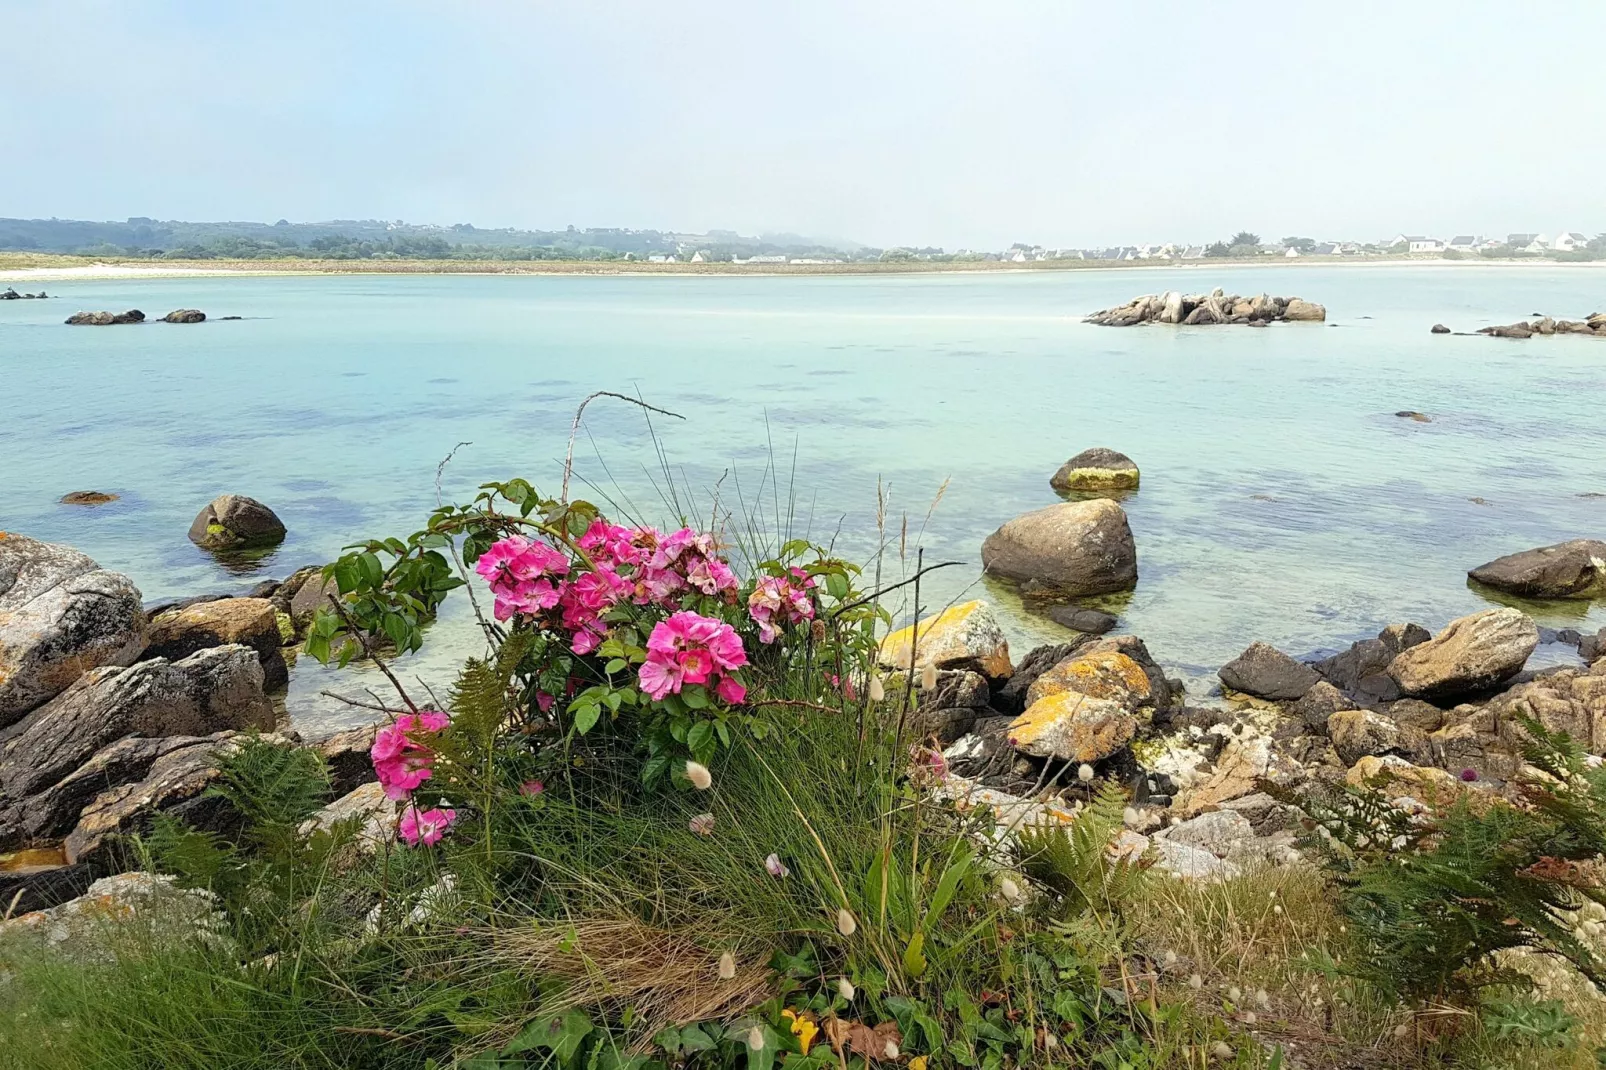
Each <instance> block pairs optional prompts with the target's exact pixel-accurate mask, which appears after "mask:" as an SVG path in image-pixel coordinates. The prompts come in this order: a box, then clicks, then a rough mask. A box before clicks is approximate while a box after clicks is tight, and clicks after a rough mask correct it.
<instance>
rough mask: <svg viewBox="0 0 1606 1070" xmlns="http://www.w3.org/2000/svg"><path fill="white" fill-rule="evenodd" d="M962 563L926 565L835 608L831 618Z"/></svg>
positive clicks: (916, 594) (917, 607)
mask: <svg viewBox="0 0 1606 1070" xmlns="http://www.w3.org/2000/svg"><path fill="white" fill-rule="evenodd" d="M921 552H922V553H924V552H925V551H923V550H922V551H921ZM964 563H965V562H963V561H944V562H943V563H942V564H940V565H928V566H927V567H925V568H921V569H919V570H918V571H917V572H915V574H914V575H913V576H910V577H909V578H908V579H906V580H900V581H899V582H897V583H894V584H892V585H891V586H890V587H882V588H880V589H878V590H874V591H871V592H870V593H869V594H867V595H865V596H864V597H863V598H856V599H854V600H853V601H851V602H845V603H843V604H842V605H840V606H837V607H836V608H835V609H833V610H832V611H831V616H833V617H835V616H836V615H837V614H839V613H842V612H844V611H846V610H849V609H853V608H855V607H856V606H862V605H864V604H865V603H866V602H873V601H875V600H876V599H877V598H880V597H881V596H882V595H884V594H886V593H888V592H889V591H896V590H897V589H898V588H899V587H907V586H908V585H909V584H911V583H915V584H918V583H919V582H920V577H921V576H924V575H925V574H926V573H928V572H935V571H937V570H938V569H939V568H952V567H953V566H954V565H963V564H964ZM919 595H920V591H919V588H918V587H917V588H916V589H915V597H916V599H917V600H918V598H919ZM915 608H916V610H917V611H918V609H919V606H918V605H917V606H916V607H915Z"/></svg>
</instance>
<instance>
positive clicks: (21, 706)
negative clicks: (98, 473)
mask: <svg viewBox="0 0 1606 1070" xmlns="http://www.w3.org/2000/svg"><path fill="white" fill-rule="evenodd" d="M144 649H145V611H144V608H143V606H142V605H141V599H140V593H139V588H137V587H135V586H134V585H133V583H131V582H130V581H129V579H128V577H127V576H124V575H122V574H121V573H117V572H108V571H107V570H105V569H103V568H101V567H100V566H99V565H97V564H96V563H95V562H94V561H92V560H91V559H90V558H89V557H87V556H86V555H84V554H81V553H79V552H78V551H77V550H74V549H72V548H71V547H67V546H59V545H56V544H55V543H48V542H39V541H37V540H35V539H30V538H27V537H25V536H22V535H15V534H11V533H9V532H3V531H0V728H4V727H5V726H7V725H10V724H13V723H15V722H16V721H17V720H19V719H20V718H21V717H22V716H23V715H24V714H26V713H27V712H28V711H29V710H32V709H34V708H35V707H37V706H39V705H40V704H41V703H44V702H46V701H47V700H49V699H50V698H52V697H53V696H55V695H57V694H60V693H61V691H62V690H63V689H64V688H66V687H67V685H68V684H70V683H72V682H73V681H74V680H76V679H78V677H80V676H82V675H83V674H84V673H86V672H88V671H89V670H90V669H94V668H97V667H99V666H102V665H128V664H131V663H132V662H133V661H134V659H135V658H137V657H139V655H140V652H141V651H143V650H144Z"/></svg>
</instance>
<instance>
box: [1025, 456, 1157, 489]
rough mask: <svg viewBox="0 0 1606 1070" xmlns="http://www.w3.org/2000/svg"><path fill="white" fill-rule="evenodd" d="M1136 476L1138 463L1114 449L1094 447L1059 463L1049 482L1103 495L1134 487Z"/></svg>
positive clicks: (1051, 484) (1056, 486)
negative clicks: (1057, 469)
mask: <svg viewBox="0 0 1606 1070" xmlns="http://www.w3.org/2000/svg"><path fill="white" fill-rule="evenodd" d="M1138 479H1139V472H1138V466H1137V464H1136V462H1134V461H1133V460H1132V458H1130V457H1128V456H1127V455H1126V454H1124V453H1120V452H1117V451H1116V450H1112V449H1106V448H1104V447H1103V446H1095V447H1094V448H1092V449H1090V450H1083V451H1082V452H1081V453H1078V454H1077V455H1076V456H1075V457H1072V458H1071V459H1070V460H1068V461H1066V462H1065V463H1064V464H1062V465H1060V468H1059V471H1057V472H1055V473H1054V475H1053V476H1052V477H1051V478H1050V479H1049V481H1048V484H1049V486H1051V487H1053V488H1054V489H1055V490H1063V491H1079V492H1082V493H1087V494H1103V493H1107V492H1109V491H1118V490H1136V489H1137V487H1138Z"/></svg>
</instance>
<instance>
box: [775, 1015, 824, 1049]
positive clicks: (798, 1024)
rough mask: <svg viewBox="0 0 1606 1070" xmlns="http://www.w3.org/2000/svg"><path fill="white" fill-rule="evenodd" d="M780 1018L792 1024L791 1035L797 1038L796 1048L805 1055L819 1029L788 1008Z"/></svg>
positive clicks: (810, 1021) (807, 1019)
mask: <svg viewBox="0 0 1606 1070" xmlns="http://www.w3.org/2000/svg"><path fill="white" fill-rule="evenodd" d="M781 1017H782V1018H785V1019H787V1020H789V1021H790V1022H791V1023H792V1035H793V1036H794V1037H797V1046H798V1048H799V1049H800V1050H801V1052H802V1054H804V1055H807V1054H808V1053H809V1047H810V1045H812V1044H813V1043H814V1038H815V1037H816V1036H818V1035H819V1032H820V1027H819V1026H817V1025H815V1024H814V1022H813V1020H812V1019H810V1018H806V1017H804V1016H803V1015H801V1014H798V1013H797V1012H796V1011H794V1010H793V1009H792V1008H790V1007H788V1008H786V1009H785V1010H783V1011H782V1012H781Z"/></svg>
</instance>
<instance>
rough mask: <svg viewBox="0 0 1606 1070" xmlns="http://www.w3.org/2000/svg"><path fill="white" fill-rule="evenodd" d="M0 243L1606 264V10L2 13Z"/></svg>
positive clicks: (199, 9) (724, 7) (364, 7)
mask: <svg viewBox="0 0 1606 1070" xmlns="http://www.w3.org/2000/svg"><path fill="white" fill-rule="evenodd" d="M0 26H3V28H4V33H3V34H0V108H3V118H0V216H12V217H19V216H20V217H30V218H32V217H51V216H56V217H61V218H74V219H123V218H126V217H128V216H136V215H138V216H153V217H157V218H162V219H190V220H224V219H235V220H261V221H268V222H271V221H273V220H276V219H279V218H287V219H290V220H293V221H297V222H303V221H305V222H312V221H320V220H326V219H341V218H345V219H352V218H360V219H373V218H377V219H403V220H406V221H408V222H414V223H440V224H449V223H456V222H470V223H474V224H475V225H477V226H482V227H498V226H517V227H528V228H539V229H555V228H562V227H564V226H566V225H570V224H573V225H575V226H579V227H586V226H617V227H637V228H652V229H661V230H673V231H692V232H701V231H705V230H708V229H710V228H723V229H731V230H737V231H740V232H741V233H744V234H756V233H762V232H776V231H786V232H794V233H801V234H807V235H812V236H815V237H821V238H826V239H838V240H843V239H851V240H855V241H859V242H864V243H867V244H871V245H877V246H894V245H939V246H943V247H945V248H948V249H954V248H960V247H971V248H982V249H995V248H1002V247H1004V246H1007V245H1008V244H1009V243H1011V242H1015V241H1021V242H1027V243H1036V244H1043V245H1048V246H1051V247H1054V246H1069V247H1087V246H1096V245H1105V244H1117V243H1129V244H1130V243H1139V242H1158V241H1190V242H1201V241H1208V240H1212V239H1214V238H1218V237H1224V236H1226V235H1228V234H1231V233H1232V232H1234V231H1236V230H1239V229H1249V230H1252V231H1255V232H1256V233H1258V234H1260V235H1261V236H1262V237H1264V238H1267V239H1272V238H1279V237H1283V236H1290V235H1300V236H1307V237H1313V238H1316V239H1318V240H1323V239H1351V238H1353V239H1357V240H1376V239H1378V238H1382V237H1385V236H1391V235H1393V234H1395V233H1399V232H1406V233H1424V234H1431V235H1436V236H1439V237H1450V236H1452V235H1455V234H1466V233H1479V234H1483V233H1487V234H1501V235H1503V234H1505V233H1506V232H1508V231H1540V232H1547V233H1553V232H1554V231H1556V230H1559V229H1568V230H1579V231H1584V232H1586V233H1589V234H1595V233H1597V232H1600V231H1606V66H1603V65H1602V62H1601V61H1600V57H1599V43H1600V42H1601V41H1603V40H1606V3H1602V2H1600V0H1571V2H1558V0H1532V2H1530V3H1527V4H1524V5H1521V7H1520V8H1519V7H1513V6H1512V5H1510V4H1509V3H1500V2H1484V0H1408V2H1400V0H1392V2H1388V3H1381V2H1369V0H1346V2H1344V3H1342V4H1340V3H1333V2H1316V0H1282V2H1261V0H1213V2H1211V3H1199V2H1197V0H1186V2H1176V3H1173V2H1160V0H1105V2H1099V3H1093V2H1086V0H1041V2H1039V0H985V2H983V0H965V2H952V0H910V2H902V0H809V2H808V3H772V2H764V0H742V2H727V0H673V2H664V0H646V2H638V0H575V2H571V3H542V2H537V0H455V2H451V3H441V2H439V0H436V2H433V3H423V2H414V0H388V2H370V0H334V2H330V0H321V2H317V3H310V2H300V0H257V2H253V3H250V4H244V3H239V4H235V3H225V4H220V3H217V2H216V0H182V2H181V0H168V2H159V0H46V2H38V0H0Z"/></svg>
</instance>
